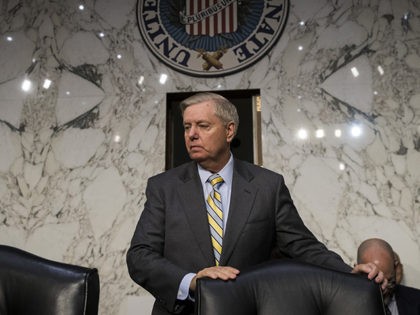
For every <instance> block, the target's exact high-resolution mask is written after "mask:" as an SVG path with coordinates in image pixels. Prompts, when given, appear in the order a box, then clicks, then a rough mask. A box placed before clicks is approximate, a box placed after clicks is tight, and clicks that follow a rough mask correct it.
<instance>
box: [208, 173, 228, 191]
mask: <svg viewBox="0 0 420 315" xmlns="http://www.w3.org/2000/svg"><path fill="white" fill-rule="evenodd" d="M208 181H209V182H210V184H211V185H212V186H213V188H216V189H218V188H219V186H220V185H221V184H222V183H223V182H224V180H223V178H222V176H220V175H219V174H213V175H211V176H210V177H209V179H208Z"/></svg>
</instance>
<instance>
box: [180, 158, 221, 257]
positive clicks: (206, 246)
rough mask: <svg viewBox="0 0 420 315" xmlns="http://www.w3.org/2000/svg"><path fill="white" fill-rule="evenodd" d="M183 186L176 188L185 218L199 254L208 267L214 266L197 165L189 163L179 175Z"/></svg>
mask: <svg viewBox="0 0 420 315" xmlns="http://www.w3.org/2000/svg"><path fill="white" fill-rule="evenodd" d="M180 179H181V181H182V183H183V184H181V185H180V186H179V187H177V190H178V193H179V197H180V198H179V200H180V202H181V205H182V208H183V210H184V212H185V215H186V217H187V220H188V223H189V227H190V229H191V230H192V232H193V234H194V236H195V240H196V241H197V243H198V245H199V247H200V249H201V252H202V254H203V256H204V258H205V261H206V262H207V263H208V265H213V264H214V255H213V249H212V245H211V240H210V231H209V225H208V220H207V212H206V210H205V209H206V205H205V203H204V197H203V196H204V193H203V187H202V185H201V181H200V177H199V176H198V170H197V165H196V164H195V163H190V165H189V166H188V167H187V168H186V171H185V172H184V173H182V174H181V175H180Z"/></svg>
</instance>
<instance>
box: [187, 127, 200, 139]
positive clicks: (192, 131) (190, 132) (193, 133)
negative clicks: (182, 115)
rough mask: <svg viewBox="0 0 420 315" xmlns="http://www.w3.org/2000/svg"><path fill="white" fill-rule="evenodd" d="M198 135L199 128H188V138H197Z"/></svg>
mask: <svg viewBox="0 0 420 315" xmlns="http://www.w3.org/2000/svg"><path fill="white" fill-rule="evenodd" d="M197 137H198V135H197V128H195V127H193V126H191V127H190V129H189V130H188V138H190V139H191V140H193V139H197Z"/></svg>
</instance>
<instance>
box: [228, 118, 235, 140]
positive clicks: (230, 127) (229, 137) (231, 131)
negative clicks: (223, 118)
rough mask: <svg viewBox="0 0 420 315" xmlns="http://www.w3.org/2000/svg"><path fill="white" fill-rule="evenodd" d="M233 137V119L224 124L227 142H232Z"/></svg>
mask: <svg viewBox="0 0 420 315" xmlns="http://www.w3.org/2000/svg"><path fill="white" fill-rule="evenodd" d="M234 137H235V123H234V122H233V121H231V122H229V123H228V124H227V125H226V139H227V141H228V142H232V140H233V138H234Z"/></svg>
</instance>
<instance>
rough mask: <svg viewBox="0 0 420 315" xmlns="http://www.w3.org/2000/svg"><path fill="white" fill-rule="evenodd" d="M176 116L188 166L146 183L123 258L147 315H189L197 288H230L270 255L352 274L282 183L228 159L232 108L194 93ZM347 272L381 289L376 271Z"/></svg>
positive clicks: (358, 269)
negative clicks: (206, 281) (148, 299)
mask: <svg viewBox="0 0 420 315" xmlns="http://www.w3.org/2000/svg"><path fill="white" fill-rule="evenodd" d="M181 111H182V117H183V125H184V138H185V144H186V147H187V151H188V153H189V156H190V158H191V159H192V162H189V163H186V164H184V165H181V166H179V167H176V168H174V169H171V170H168V171H166V172H164V173H162V174H159V175H156V176H154V177H151V178H150V179H149V180H148V183H147V188H146V198H147V200H146V203H145V205H144V210H143V212H142V214H141V217H140V219H139V222H138V225H137V227H136V230H135V232H134V235H133V238H132V241H131V246H130V248H129V250H128V252H127V265H128V270H129V273H130V276H131V278H132V279H133V280H134V281H135V282H136V283H138V284H139V285H141V286H142V287H144V288H145V289H146V290H147V291H149V292H150V293H151V294H152V295H153V296H154V297H155V298H156V302H155V305H154V307H153V312H152V314H153V315H158V314H159V315H163V314H193V308H194V305H193V301H194V290H195V286H196V279H197V278H201V277H211V278H214V279H216V278H219V279H223V280H230V279H235V278H236V277H237V276H238V274H239V272H240V270H241V269H243V268H246V267H248V266H252V265H256V264H259V263H262V262H264V261H267V260H269V259H270V258H271V257H272V252H273V251H276V252H277V253H280V254H281V255H283V256H286V257H289V258H294V259H298V260H301V261H306V262H310V263H313V264H317V265H321V266H325V267H329V268H333V269H336V270H341V271H346V272H350V271H352V269H351V268H350V267H349V266H348V265H346V264H345V263H344V262H343V260H342V259H341V258H340V257H339V256H338V255H337V254H335V253H333V252H331V251H329V250H328V249H327V248H326V247H325V246H324V245H323V244H322V243H320V242H319V241H318V240H317V239H316V238H315V236H314V235H313V234H312V233H311V232H310V231H309V230H308V229H307V228H306V226H305V225H304V223H303V222H302V220H301V218H300V216H299V214H298V212H297V210H296V208H295V206H294V204H293V201H292V199H291V197H290V194H289V191H288V189H287V187H286V185H285V183H284V179H283V177H282V176H281V175H279V174H276V173H274V172H272V171H269V170H267V169H264V168H261V167H258V166H256V165H253V164H250V163H247V162H243V161H239V160H237V159H235V158H234V157H233V156H232V154H231V151H230V143H231V141H232V139H233V138H234V136H235V134H236V130H237V127H238V125H239V118H238V114H237V111H236V108H235V106H234V105H233V104H231V103H230V102H229V101H228V100H227V99H225V98H224V97H222V96H220V95H218V94H214V93H199V94H196V95H194V96H192V97H190V98H188V99H186V100H184V101H183V102H182V103H181ZM211 175H213V176H214V175H216V176H217V178H213V177H211V180H208V179H209V177H210V176H211ZM218 175H220V176H221V177H218ZM213 185H214V186H213ZM353 271H354V272H365V273H367V274H368V277H369V278H370V279H372V278H375V280H376V281H377V282H381V283H382V281H383V279H384V277H383V274H382V272H380V271H379V270H378V268H377V267H376V266H375V265H374V264H363V265H358V266H356V267H355V268H354V269H353Z"/></svg>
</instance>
